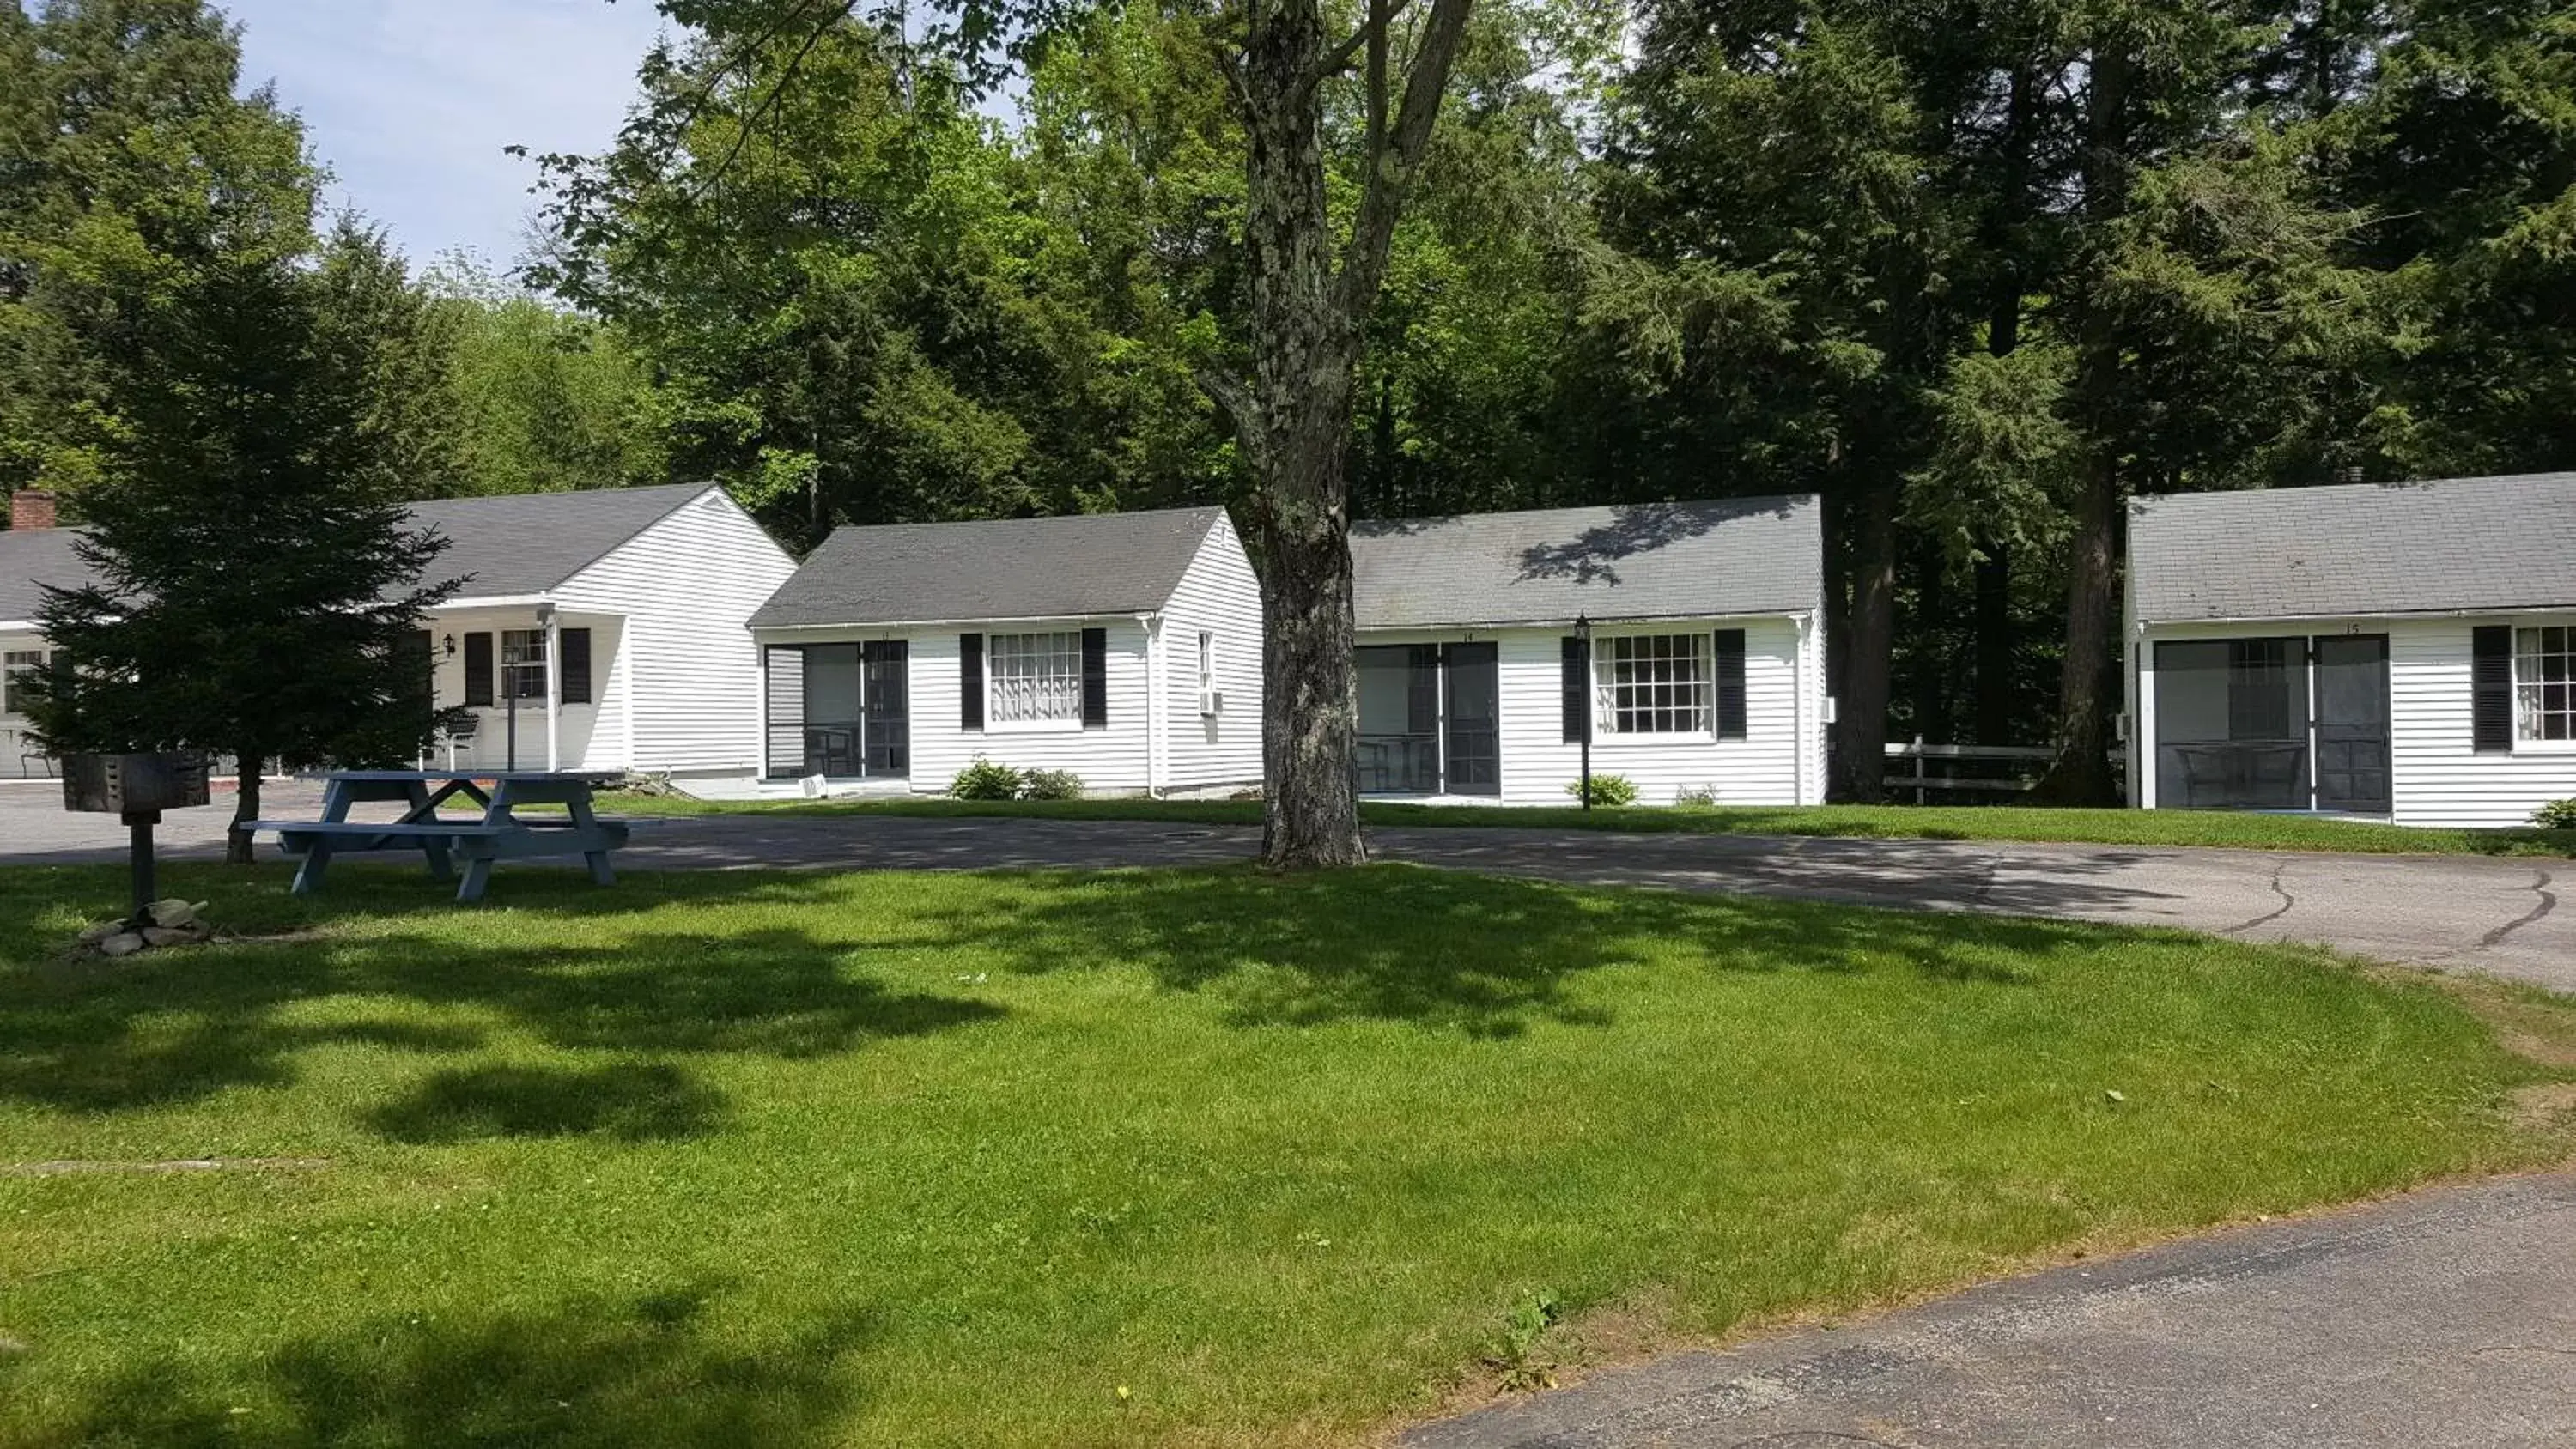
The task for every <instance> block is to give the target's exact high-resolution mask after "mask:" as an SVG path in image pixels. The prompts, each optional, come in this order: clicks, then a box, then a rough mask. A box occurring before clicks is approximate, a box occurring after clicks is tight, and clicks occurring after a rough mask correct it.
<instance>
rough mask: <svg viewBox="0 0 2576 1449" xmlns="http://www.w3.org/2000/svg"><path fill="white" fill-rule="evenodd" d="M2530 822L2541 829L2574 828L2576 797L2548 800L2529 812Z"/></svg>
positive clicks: (2575, 827)
mask: <svg viewBox="0 0 2576 1449" xmlns="http://www.w3.org/2000/svg"><path fill="white" fill-rule="evenodd" d="M2531 823H2532V824H2534V825H2537V826H2539V827H2540V828H2541V829H2543V830H2576V799H2570V800H2552V801H2550V802H2549V803H2548V804H2546V805H2543V806H2541V807H2540V808H2539V809H2537V810H2534V811H2532V812H2531Z"/></svg>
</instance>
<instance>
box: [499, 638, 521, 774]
mask: <svg viewBox="0 0 2576 1449" xmlns="http://www.w3.org/2000/svg"><path fill="white" fill-rule="evenodd" d="M501 687H502V688H503V689H505V690H507V691H509V695H510V768H511V769H513V770H516V769H518V768H519V666H518V665H515V664H504V665H502V666H501Z"/></svg>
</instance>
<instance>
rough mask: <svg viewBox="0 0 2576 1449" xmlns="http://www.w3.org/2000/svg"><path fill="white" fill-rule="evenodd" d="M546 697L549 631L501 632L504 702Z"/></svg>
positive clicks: (514, 630) (512, 630) (513, 630)
mask: <svg viewBox="0 0 2576 1449" xmlns="http://www.w3.org/2000/svg"><path fill="white" fill-rule="evenodd" d="M545 697H546V631H545V630H543V629H504V630H502V631H501V698H503V699H504V700H510V699H538V700H541V699H544V698H545Z"/></svg>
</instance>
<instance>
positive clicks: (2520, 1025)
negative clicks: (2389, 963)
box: [2386, 975, 2576, 1068]
mask: <svg viewBox="0 0 2576 1449" xmlns="http://www.w3.org/2000/svg"><path fill="white" fill-rule="evenodd" d="M2386 979H2388V980H2390V981H2393V982H2404V981H2407V980H2409V979H2415V980H2422V979H2425V978H2422V977H2412V978H2410V977H2409V976H2408V975H2392V976H2390V977H2388V978H2386ZM2430 979H2431V980H2432V981H2433V982H2434V983H2435V984H2436V985H2437V986H2439V987H2440V989H2441V990H2442V991H2443V992H2444V993H2445V994H2447V995H2448V996H2449V997H2450V998H2451V999H2452V1000H2453V1001H2456V1002H2458V1003H2459V1004H2460V1006H2461V1007H2462V1008H2463V1009H2464V1010H2466V1011H2467V1012H2468V1013H2469V1014H2470V1015H2471V1016H2474V1017H2476V1018H2477V1019H2478V1020H2480V1021H2482V1022H2484V1023H2486V1027H2487V1030H2489V1031H2491V1032H2493V1033H2495V1039H2496V1045H2498V1046H2501V1047H2503V1048H2504V1049H2505V1050H2506V1051H2509V1052H2511V1053H2513V1054H2514V1055H2515V1056H2518V1057H2523V1058H2526V1059H2528V1060H2530V1061H2534V1062H2538V1063H2539V1064H2540V1065H2542V1066H2544V1067H2558V1068H2566V1067H2576V1001H2571V1000H2568V999H2566V998H2563V997H2556V996H2550V995H2547V994H2545V993H2542V992H2540V991H2539V990H2537V989H2536V988H2521V987H2515V986H2511V985H2508V984H2506V983H2505V982H2501V981H2494V980H2489V979H2487V978H2485V977H2482V976H2436V977H2432V978H2430Z"/></svg>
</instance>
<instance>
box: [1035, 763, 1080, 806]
mask: <svg viewBox="0 0 2576 1449" xmlns="http://www.w3.org/2000/svg"><path fill="white" fill-rule="evenodd" d="M1020 798H1021V799H1023V800H1079V799H1081V798H1082V777H1081V776H1080V775H1077V774H1075V773H1074V772H1072V771H1071V770H1031V771H1029V772H1028V774H1026V775H1024V776H1022V777H1021V779H1020Z"/></svg>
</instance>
